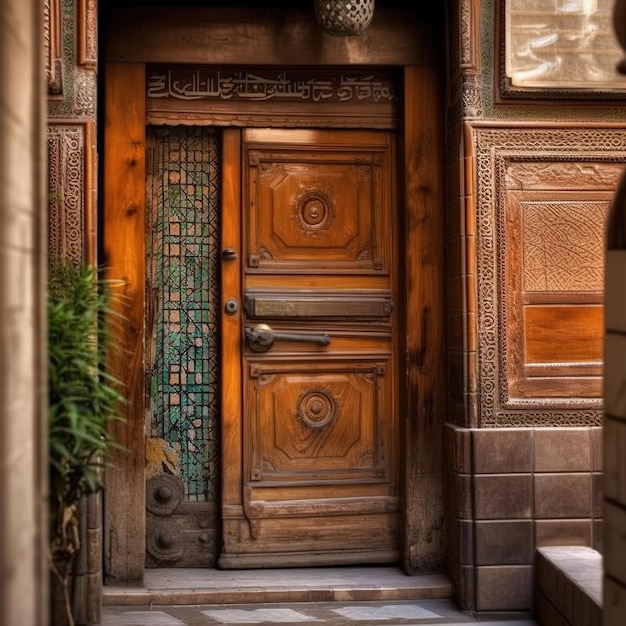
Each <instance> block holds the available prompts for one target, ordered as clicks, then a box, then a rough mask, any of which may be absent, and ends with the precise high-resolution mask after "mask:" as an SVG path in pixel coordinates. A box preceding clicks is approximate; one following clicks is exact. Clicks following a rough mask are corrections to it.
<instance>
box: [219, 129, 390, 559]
mask: <svg viewBox="0 0 626 626" xmlns="http://www.w3.org/2000/svg"><path fill="white" fill-rule="evenodd" d="M223 149H224V186H223V194H224V201H223V220H224V221H223V224H224V225H223V228H224V232H223V237H222V299H223V306H224V314H223V316H224V319H223V322H222V333H223V343H222V346H223V354H222V358H223V390H222V411H223V416H222V420H223V436H222V455H223V459H222V466H223V487H222V499H223V504H222V516H223V519H222V525H223V548H222V553H221V556H220V559H219V565H220V566H221V567H226V568H238V567H280V566H304V565H330V564H342V563H387V562H394V561H397V560H398V559H399V554H400V527H399V524H400V510H401V498H400V486H399V469H400V465H401V462H400V458H399V449H400V446H399V420H398V404H399V401H398V381H399V376H400V368H399V359H398V348H399V345H398V337H399V328H398V319H397V299H398V294H397V285H398V246H397V244H396V242H397V233H396V227H397V222H398V219H397V216H398V207H397V195H396V180H395V175H396V166H395V162H396V155H395V141H394V135H393V133H391V132H387V131H363V130H359V131H356V130H352V131H337V130H313V129H307V130H295V129H292V130H277V129H260V128H259V129H247V130H244V131H239V130H234V129H230V130H227V131H225V136H224V146H223ZM239 182H240V186H239V185H238V183H239ZM239 211H240V212H239Z"/></svg>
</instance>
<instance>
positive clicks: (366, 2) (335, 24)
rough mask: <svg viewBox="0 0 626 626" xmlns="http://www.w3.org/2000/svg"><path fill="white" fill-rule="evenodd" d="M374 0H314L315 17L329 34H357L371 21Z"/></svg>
mask: <svg viewBox="0 0 626 626" xmlns="http://www.w3.org/2000/svg"><path fill="white" fill-rule="evenodd" d="M373 15H374V0H315V17H316V18H317V23H318V24H319V26H320V28H321V29H322V30H323V31H324V32H325V33H328V34H329V35H358V34H359V33H362V32H363V31H364V30H365V29H366V28H367V27H368V26H369V25H370V22H371V21H372V17H373Z"/></svg>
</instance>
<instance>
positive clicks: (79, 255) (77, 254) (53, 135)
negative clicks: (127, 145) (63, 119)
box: [48, 122, 93, 260]
mask: <svg viewBox="0 0 626 626" xmlns="http://www.w3.org/2000/svg"><path fill="white" fill-rule="evenodd" d="M89 131H90V129H89V127H88V126H87V125H86V124H72V123H59V124H56V123H52V122H50V123H49V124H48V211H49V213H48V251H49V253H50V254H51V255H54V256H58V257H61V258H72V259H76V260H79V259H83V258H85V257H86V255H87V252H88V246H87V240H86V236H85V233H86V231H87V230H89V223H90V218H89V217H88V216H91V214H92V211H93V198H92V195H91V194H90V192H89V189H88V185H87V176H88V171H89V169H90V168H91V166H92V165H91V163H90V156H91V152H90V151H89V150H88V149H87V144H88V137H90V136H91V134H92V133H91V132H89ZM89 252H91V250H89Z"/></svg>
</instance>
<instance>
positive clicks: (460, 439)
mask: <svg viewBox="0 0 626 626" xmlns="http://www.w3.org/2000/svg"><path fill="white" fill-rule="evenodd" d="M471 439H472V431H471V430H469V429H467V428H457V429H456V432H455V436H454V444H455V445H454V450H455V463H454V467H455V469H456V471H457V472H459V473H460V474H470V473H471V471H472V462H471V447H470V445H471Z"/></svg>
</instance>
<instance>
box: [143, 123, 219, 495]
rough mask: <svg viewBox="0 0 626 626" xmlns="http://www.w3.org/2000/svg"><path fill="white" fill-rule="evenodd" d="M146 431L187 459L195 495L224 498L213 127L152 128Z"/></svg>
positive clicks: (182, 465) (188, 489)
mask: <svg viewBox="0 0 626 626" xmlns="http://www.w3.org/2000/svg"><path fill="white" fill-rule="evenodd" d="M147 139H148V148H149V153H151V158H149V159H148V176H147V198H148V201H147V212H146V213H147V215H146V242H147V243H146V254H147V262H146V280H147V293H148V298H149V302H148V305H147V308H148V310H149V311H150V314H149V318H148V322H147V325H148V330H147V332H148V334H149V338H148V340H147V343H146V364H145V367H146V376H147V377H148V379H149V380H150V384H149V391H150V398H149V411H148V418H147V424H146V429H147V432H148V436H149V437H156V438H161V439H163V440H164V441H166V442H167V443H168V444H169V445H170V446H171V447H172V448H173V449H174V450H175V452H176V454H177V455H178V457H179V464H178V467H179V469H180V476H179V478H180V479H181V480H182V482H183V485H184V489H185V498H186V499H187V500H193V501H205V500H206V501H215V499H216V497H217V489H218V478H219V476H218V448H217V400H218V396H219V387H218V384H219V383H218V380H217V373H218V371H219V368H218V357H219V355H218V345H219V339H218V321H219V313H218V303H219V290H218V272H219V264H218V259H217V240H218V232H219V222H218V208H219V178H220V149H219V148H220V147H219V144H218V138H217V134H216V132H215V129H213V128H205V127H203V128H194V127H177V128H168V127H161V128H158V129H155V128H153V127H149V133H148V138H147Z"/></svg>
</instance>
